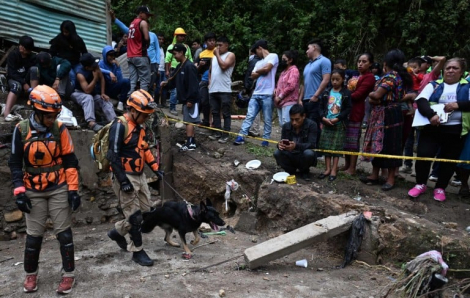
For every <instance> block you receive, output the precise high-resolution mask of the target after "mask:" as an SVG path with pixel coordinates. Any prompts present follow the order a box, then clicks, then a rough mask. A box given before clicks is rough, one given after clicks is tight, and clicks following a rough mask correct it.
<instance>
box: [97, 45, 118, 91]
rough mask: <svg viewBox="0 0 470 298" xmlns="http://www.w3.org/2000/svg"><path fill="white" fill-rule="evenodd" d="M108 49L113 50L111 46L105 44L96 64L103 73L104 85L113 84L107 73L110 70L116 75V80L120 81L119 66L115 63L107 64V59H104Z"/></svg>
mask: <svg viewBox="0 0 470 298" xmlns="http://www.w3.org/2000/svg"><path fill="white" fill-rule="evenodd" d="M110 51H114V49H113V47H112V46H105V47H104V48H103V51H102V52H101V54H102V55H103V59H101V60H100V63H99V64H98V65H99V67H100V69H101V72H102V73H103V75H104V80H105V81H106V85H108V84H114V82H112V81H111V76H110V75H109V73H110V72H112V73H113V74H114V75H115V76H116V78H117V81H118V82H120V81H122V71H121V67H119V66H117V65H116V64H115V63H113V64H109V63H108V60H107V59H106V55H107V54H108V53H109V52H110Z"/></svg>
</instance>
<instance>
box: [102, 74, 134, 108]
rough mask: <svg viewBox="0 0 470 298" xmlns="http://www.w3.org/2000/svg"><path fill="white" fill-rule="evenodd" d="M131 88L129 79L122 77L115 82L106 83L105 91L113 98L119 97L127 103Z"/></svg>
mask: <svg viewBox="0 0 470 298" xmlns="http://www.w3.org/2000/svg"><path fill="white" fill-rule="evenodd" d="M130 89H131V83H130V81H129V79H126V78H122V79H121V80H120V81H117V82H116V83H114V84H106V89H105V93H106V95H108V96H109V97H111V98H117V99H118V100H119V101H120V102H122V103H126V100H127V94H128V93H129V90H130Z"/></svg>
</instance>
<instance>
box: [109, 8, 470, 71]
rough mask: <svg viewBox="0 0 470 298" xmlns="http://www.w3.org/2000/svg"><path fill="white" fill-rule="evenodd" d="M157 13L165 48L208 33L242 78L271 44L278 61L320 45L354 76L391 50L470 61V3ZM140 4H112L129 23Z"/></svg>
mask: <svg viewBox="0 0 470 298" xmlns="http://www.w3.org/2000/svg"><path fill="white" fill-rule="evenodd" d="M143 3H144V4H145V5H148V6H149V7H150V9H151V10H152V11H154V12H156V14H157V15H156V17H153V18H152V19H151V21H150V25H151V29H152V31H154V32H162V33H164V34H165V36H166V41H167V44H168V42H171V39H172V38H173V31H174V29H175V28H177V27H183V28H184V29H185V31H186V33H187V34H188V39H187V42H188V43H189V42H190V41H191V40H193V39H196V38H202V37H203V36H204V34H205V33H207V32H210V31H212V32H214V33H216V34H217V35H218V36H219V35H226V36H227V37H228V38H229V39H230V40H231V51H233V52H234V53H235V55H236V57H237V69H236V74H237V75H240V74H241V73H242V72H243V70H244V68H245V66H246V61H245V60H246V58H247V57H248V55H249V48H250V45H252V44H253V43H254V42H255V41H256V40H257V39H260V38H264V39H266V40H268V42H269V45H270V51H271V52H274V53H278V54H282V52H283V51H286V50H289V49H296V50H298V51H299V52H300V53H301V54H300V57H301V59H303V60H301V61H300V65H302V64H303V63H305V62H306V57H305V55H304V54H303V53H304V52H305V50H306V47H307V43H308V41H309V40H310V39H312V38H321V39H322V40H323V41H324V42H325V46H324V54H325V55H326V56H327V57H329V58H330V59H333V60H334V59H337V58H343V59H346V60H347V61H348V63H349V66H350V67H351V68H354V62H355V59H356V57H357V55H359V54H360V53H363V52H365V51H368V52H371V53H373V54H374V55H375V56H376V60H380V58H382V57H383V56H384V54H385V53H386V52H387V51H388V50H390V49H392V48H400V49H401V50H402V51H403V52H404V53H405V55H406V56H407V57H413V56H417V55H424V54H427V55H445V56H447V57H456V56H458V57H464V58H468V57H470V45H469V44H468V42H467V41H468V34H467V33H466V29H467V28H469V27H470V14H469V13H468V9H469V5H470V1H468V0H445V1H435V0H407V1H400V0H377V1H363V0H349V1H345V0H290V1H286V0H264V1H251V0H250V1H249V0H220V1H201V0H159V1H156V0H148V1H144V2H143ZM141 4H142V1H137V0H130V1H125V0H112V6H113V9H114V10H115V11H116V15H117V17H118V18H119V19H121V20H122V21H124V22H125V23H130V22H131V20H132V19H133V17H134V10H135V9H136V8H137V7H138V6H140V5H141Z"/></svg>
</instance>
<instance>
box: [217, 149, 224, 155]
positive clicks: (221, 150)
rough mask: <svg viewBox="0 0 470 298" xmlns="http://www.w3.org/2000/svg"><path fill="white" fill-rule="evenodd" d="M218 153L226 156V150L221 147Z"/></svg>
mask: <svg viewBox="0 0 470 298" xmlns="http://www.w3.org/2000/svg"><path fill="white" fill-rule="evenodd" d="M217 152H219V153H220V154H222V155H224V154H225V148H223V147H220V148H219V149H217Z"/></svg>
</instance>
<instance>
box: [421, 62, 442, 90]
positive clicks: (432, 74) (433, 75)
mask: <svg viewBox="0 0 470 298" xmlns="http://www.w3.org/2000/svg"><path fill="white" fill-rule="evenodd" d="M437 79H439V71H435V68H434V69H433V70H432V71H431V72H430V73H427V74H425V75H424V77H423V79H422V80H421V83H420V84H419V90H418V92H419V93H421V91H423V89H424V87H426V85H427V84H429V82H431V81H435V80H437Z"/></svg>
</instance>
